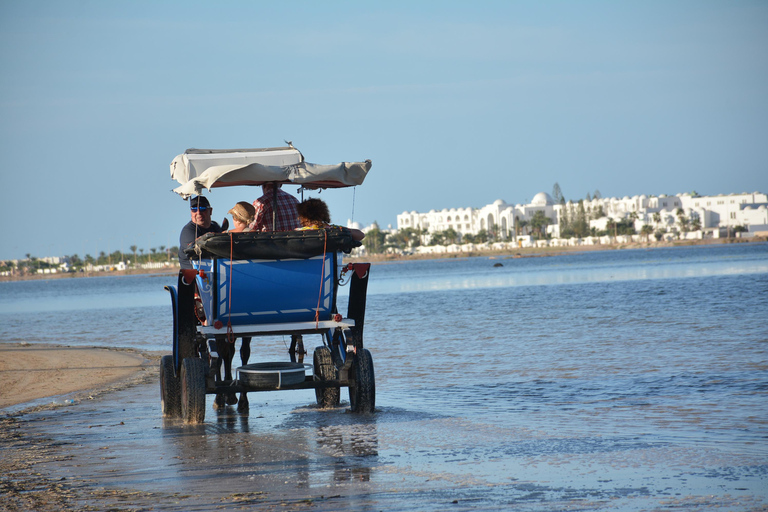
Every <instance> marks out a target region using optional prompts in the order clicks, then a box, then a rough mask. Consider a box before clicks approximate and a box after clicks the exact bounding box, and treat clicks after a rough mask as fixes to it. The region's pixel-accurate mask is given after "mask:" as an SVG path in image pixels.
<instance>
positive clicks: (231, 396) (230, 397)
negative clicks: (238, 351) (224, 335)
mask: <svg viewBox="0 0 768 512" xmlns="http://www.w3.org/2000/svg"><path fill="white" fill-rule="evenodd" d="M224 343H225V344H226V345H227V352H226V354H227V355H226V356H225V357H224V380H225V381H227V382H232V359H233V358H234V357H235V344H234V343H230V342H229V341H225V342H224ZM236 403H237V397H236V396H235V393H234V392H229V393H227V405H235V404H236Z"/></svg>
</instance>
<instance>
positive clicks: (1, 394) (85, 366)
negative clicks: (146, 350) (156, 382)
mask: <svg viewBox="0 0 768 512" xmlns="http://www.w3.org/2000/svg"><path fill="white" fill-rule="evenodd" d="M149 364H150V361H149V360H148V359H147V358H146V357H145V356H144V355H142V354H140V353H138V352H132V351H129V350H127V349H125V350H116V349H110V348H83V347H59V346H46V345H32V344H28V345H20V344H3V345H0V376H1V377H2V382H3V384H2V387H1V388H0V409H4V408H6V407H10V406H14V405H19V404H25V403H29V402H36V401H39V400H41V399H43V398H46V397H54V396H61V395H67V394H70V393H76V392H83V391H88V390H92V389H93V390H95V389H99V388H104V387H106V386H109V385H112V384H115V383H118V382H121V381H124V380H126V379H130V378H131V377H133V376H135V375H136V374H138V373H140V372H141V371H142V370H143V369H145V368H146V367H147V366H148V365H149ZM152 367H153V368H154V364H153V365H152Z"/></svg>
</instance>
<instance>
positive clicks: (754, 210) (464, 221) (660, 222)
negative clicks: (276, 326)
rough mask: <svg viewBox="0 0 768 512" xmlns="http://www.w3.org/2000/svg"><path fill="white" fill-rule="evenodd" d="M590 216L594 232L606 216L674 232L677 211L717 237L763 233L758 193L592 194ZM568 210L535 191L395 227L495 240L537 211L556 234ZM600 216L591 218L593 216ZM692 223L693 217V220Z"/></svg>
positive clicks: (765, 203)
mask: <svg viewBox="0 0 768 512" xmlns="http://www.w3.org/2000/svg"><path fill="white" fill-rule="evenodd" d="M583 206H584V209H585V211H586V213H587V215H588V217H589V218H590V219H591V220H590V227H594V228H596V229H597V230H598V231H602V230H605V229H606V226H607V224H608V222H609V221H610V220H614V221H620V220H624V219H627V218H633V219H634V224H635V230H636V231H637V232H639V231H640V229H641V228H642V227H643V226H644V225H646V224H648V225H650V226H651V227H653V228H654V230H655V231H656V230H660V231H662V232H671V231H676V230H677V229H678V226H679V221H680V215H679V214H680V213H682V216H683V217H684V218H685V219H687V221H688V222H689V223H690V224H691V225H694V224H696V225H698V226H699V227H700V230H701V231H702V232H703V233H704V232H708V233H711V234H713V236H720V233H719V231H720V230H731V229H733V228H735V227H736V226H742V227H744V228H746V229H747V230H748V231H749V232H764V231H768V196H766V194H763V193H760V192H753V193H749V194H748V193H742V194H731V195H718V196H699V195H695V196H694V195H691V194H677V195H675V196H667V195H663V194H662V195H660V196H646V195H640V196H633V197H628V196H625V197H623V198H621V199H619V198H615V197H611V198H597V199H591V200H589V201H587V200H584V201H583ZM566 208H567V209H568V212H569V216H571V217H570V218H573V217H572V215H573V214H574V212H576V211H577V208H578V204H577V203H573V202H568V203H567V204H565V205H563V204H555V201H554V200H553V199H552V197H551V196H550V195H549V194H547V193H546V192H539V193H538V194H536V195H535V196H534V198H533V200H532V201H531V203H530V204H526V205H521V204H516V205H514V206H513V205H510V204H508V203H506V202H505V201H504V200H502V199H497V200H496V201H494V202H493V203H491V204H488V205H486V206H483V207H481V208H451V209H447V208H445V209H443V210H440V211H436V210H430V211H429V212H428V213H419V212H416V211H412V212H403V213H401V214H400V215H398V216H397V229H398V230H401V229H406V228H413V229H415V230H417V231H420V232H423V233H426V234H432V233H436V232H441V231H446V230H448V229H453V230H454V231H455V232H456V233H458V234H459V235H460V236H463V235H466V234H471V235H476V234H477V233H478V232H480V231H481V230H485V231H486V232H489V233H493V234H495V235H497V237H498V238H499V239H501V240H511V239H514V238H516V237H515V234H516V230H515V226H516V225H519V224H520V223H521V221H525V222H526V223H529V222H530V221H531V219H532V218H533V216H534V215H535V214H536V212H538V211H541V212H543V213H544V216H545V217H547V218H549V219H550V221H551V224H550V225H549V226H548V227H547V232H548V233H549V234H550V235H551V236H552V237H555V238H557V237H559V235H560V224H561V221H562V219H563V215H564V213H565V211H564V209H566ZM596 214H597V215H600V217H599V218H597V219H595V218H594V217H595V215H596ZM694 221H696V222H695V223H694Z"/></svg>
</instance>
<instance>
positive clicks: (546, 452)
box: [0, 345, 766, 512]
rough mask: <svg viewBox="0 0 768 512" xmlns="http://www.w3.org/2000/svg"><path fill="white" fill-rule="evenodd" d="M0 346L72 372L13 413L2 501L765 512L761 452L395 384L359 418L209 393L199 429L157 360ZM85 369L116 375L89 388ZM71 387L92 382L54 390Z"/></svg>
mask: <svg viewBox="0 0 768 512" xmlns="http://www.w3.org/2000/svg"><path fill="white" fill-rule="evenodd" d="M0 348H4V349H7V351H6V352H5V354H7V355H11V354H13V355H14V356H15V357H16V358H17V359H18V361H16V362H15V363H12V364H11V370H3V371H2V372H0V379H1V380H2V383H3V387H5V385H6V383H10V382H11V378H12V375H13V376H14V377H13V379H14V380H15V379H18V376H17V373H18V371H20V370H21V369H22V368H23V367H24V366H25V365H28V366H30V369H31V370H35V368H37V369H46V370H47V371H42V372H40V373H43V374H44V375H45V376H52V375H56V374H57V372H59V371H60V372H61V375H60V379H61V380H60V381H58V382H59V383H58V384H57V386H56V387H55V388H51V387H50V386H49V387H45V386H43V387H42V388H41V387H39V386H37V387H36V386H30V388H29V390H25V391H24V392H25V393H27V392H28V393H31V395H28V398H30V397H36V398H37V401H36V402H33V405H31V406H29V407H27V406H26V405H23V404H17V405H16V406H11V407H10V408H5V409H2V410H0V413H2V415H0V496H2V499H1V500H0V510H8V511H42V512H48V511H51V512H52V511H59V510H66V511H68V510H78V511H80V510H83V511H102V510H114V511H128V510H131V511H149V510H153V511H159V510H162V511H209V510H289V511H291V510H312V511H358V510H403V511H406V510H407V511H419V510H446V509H449V510H452V511H465V510H505V509H512V508H514V509H516V510H526V511H535V512H539V511H545V510H546V511H549V510H571V511H582V510H610V511H618V510H620V511H625V510H626V511H640V510H674V509H685V510H708V509H711V508H719V509H723V510H740V511H758V510H766V497H765V493H764V488H762V487H761V485H762V483H764V481H765V473H764V470H765V466H764V456H763V451H762V450H760V449H758V450H757V451H756V452H755V453H754V454H753V455H752V456H745V455H744V454H740V453H729V452H728V451H727V450H725V451H716V450H710V449H708V448H707V447H701V446H699V447H696V446H693V445H690V444H687V443H675V442H670V441H669V440H667V441H665V442H657V443H648V442H643V441H642V440H633V439H625V438H623V437H621V436H619V438H618V439H612V438H610V436H608V438H606V436H605V435H600V434H597V433H596V434H595V437H594V438H589V437H587V438H585V437H584V436H577V435H575V434H574V435H573V436H569V435H567V433H565V432H555V433H549V434H547V433H542V432H536V431H533V430H531V429H530V428H527V427H525V426H520V425H514V424H512V425H500V424H495V423H493V422H485V421H478V420H474V421H473V420H470V419H469V418H466V417H462V416H461V415H456V414H452V413H451V411H446V412H445V413H444V414H438V413H428V412H425V411H423V410H421V409H420V408H418V407H407V406H402V405H400V404H399V402H398V400H396V399H395V398H394V397H391V396H389V397H388V396H386V393H384V396H382V398H383V400H381V404H380V405H379V406H377V412H376V413H375V414H373V415H356V414H351V413H349V412H348V410H347V409H348V402H346V393H345V392H344V391H342V404H341V406H340V407H338V408H335V409H329V410H322V409H318V408H317V407H316V405H315V396H314V392H313V391H312V390H303V391H295V392H264V393H251V394H249V399H250V404H251V408H250V411H249V413H247V414H240V413H237V411H236V410H235V408H234V407H228V408H226V409H225V410H223V411H220V412H216V411H214V410H213V409H212V407H211V406H212V400H213V397H212V396H210V395H209V396H208V400H207V407H206V418H205V422H204V423H203V424H200V425H185V424H183V423H182V422H181V421H179V420H164V419H163V418H162V416H161V412H160V400H159V386H158V360H159V356H158V355H157V354H140V353H138V352H134V351H123V350H89V351H87V353H86V354H84V353H83V352H82V349H71V348H63V347H59V348H51V347H45V348H44V350H40V353H41V354H42V355H39V354H38V352H34V351H32V350H31V349H30V350H26V351H25V350H24V349H27V348H28V347H14V346H9V345H6V346H4V345H0ZM34 348H35V349H43V347H39V346H36V347H34ZM14 350H22V352H21V353H18V352H13V351H14ZM90 353H93V354H94V357H95V358H97V359H98V360H99V361H100V363H99V364H101V365H102V368H101V369H100V370H93V367H94V366H95V363H94V360H92V359H90V356H89V355H88V354H90ZM34 354H38V355H37V358H35V357H33V355H34ZM20 356H30V357H20ZM125 356H130V357H128V359H126V358H125ZM71 358H74V360H79V361H80V363H79V364H78V366H76V367H73V368H67V367H64V368H60V369H59V370H56V369H57V368H58V366H57V365H59V364H60V363H62V362H63V361H72V359H71ZM46 359H47V361H46ZM139 359H141V361H139ZM310 360H311V358H310ZM6 362H7V360H6ZM62 366H64V365H63V364H62ZM110 367H111V368H110ZM3 368H8V366H3ZM78 369H79V370H78ZM113 370H115V371H117V370H119V371H126V372H127V373H128V376H126V375H125V374H121V375H122V377H121V376H118V375H116V374H115V373H113ZM83 371H85V372H88V373H94V374H95V375H99V376H100V378H101V379H102V381H101V382H100V383H96V384H93V387H91V388H90V389H85V388H83V386H84V385H85V382H86V380H84V379H83V378H82V377H80V376H79V373H82V372H83ZM118 373H119V372H118ZM382 376H383V380H382V381H381V383H382V384H383V385H382V391H385V392H386V389H387V378H386V372H384V373H383V374H382ZM65 383H68V385H70V386H74V388H76V389H79V391H74V392H72V393H70V394H67V395H63V396H62V395H57V396H50V392H51V389H57V390H62V389H65ZM89 385H91V384H89ZM35 390H36V391H35ZM18 392H21V391H18ZM454 392H455V391H454ZM3 399H4V400H8V399H9V398H8V397H6V396H5V392H4V395H3ZM26 404H27V405H28V404H29V403H28V402H27V403H26ZM553 436H554V437H553ZM712 468H716V469H717V474H714V475H713V474H710V472H711V471H714V469H712ZM718 475H719V476H718ZM761 489H762V490H761Z"/></svg>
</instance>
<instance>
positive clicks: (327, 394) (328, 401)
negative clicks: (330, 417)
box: [312, 346, 341, 409]
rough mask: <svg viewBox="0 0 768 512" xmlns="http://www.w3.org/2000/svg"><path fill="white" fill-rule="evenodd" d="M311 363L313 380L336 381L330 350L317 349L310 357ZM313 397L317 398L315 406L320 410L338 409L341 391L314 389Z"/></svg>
mask: <svg viewBox="0 0 768 512" xmlns="http://www.w3.org/2000/svg"><path fill="white" fill-rule="evenodd" d="M312 363H313V365H314V374H315V380H319V381H325V380H337V379H338V378H339V377H338V372H337V371H336V367H335V366H334V365H333V361H332V360H331V349H329V348H328V347H326V346H322V347H317V348H316V349H315V353H314V354H313V356H312ZM315 397H317V405H319V406H320V408H321V409H330V408H332V407H338V406H339V403H340V402H341V389H340V388H339V387H338V386H337V387H332V388H315Z"/></svg>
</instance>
